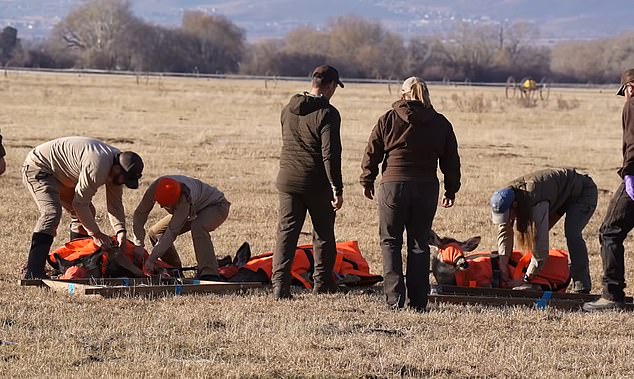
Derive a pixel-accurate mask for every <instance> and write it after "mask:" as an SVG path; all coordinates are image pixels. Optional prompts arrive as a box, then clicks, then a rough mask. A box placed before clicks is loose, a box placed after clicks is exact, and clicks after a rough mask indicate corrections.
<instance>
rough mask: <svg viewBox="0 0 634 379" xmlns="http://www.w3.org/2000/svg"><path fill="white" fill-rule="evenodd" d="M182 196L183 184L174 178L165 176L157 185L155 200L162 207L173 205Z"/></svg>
mask: <svg viewBox="0 0 634 379" xmlns="http://www.w3.org/2000/svg"><path fill="white" fill-rule="evenodd" d="M180 197H181V184H180V183H179V182H177V181H176V180H174V179H172V178H163V179H161V180H160V181H159V182H158V185H157V186H156V192H154V201H156V202H157V203H159V204H160V205H161V206H162V207H171V206H173V205H175V204H176V203H178V199H179V198H180Z"/></svg>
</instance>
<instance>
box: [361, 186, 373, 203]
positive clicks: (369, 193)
mask: <svg viewBox="0 0 634 379" xmlns="http://www.w3.org/2000/svg"><path fill="white" fill-rule="evenodd" d="M363 196H365V197H366V198H367V199H370V200H372V199H374V186H367V187H363Z"/></svg>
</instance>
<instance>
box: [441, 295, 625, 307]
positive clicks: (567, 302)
mask: <svg viewBox="0 0 634 379" xmlns="http://www.w3.org/2000/svg"><path fill="white" fill-rule="evenodd" d="M429 301H430V302H432V303H450V304H463V305H467V304H481V305H493V306H528V307H534V308H537V309H541V310H543V309H547V308H554V309H563V310H573V311H578V310H581V307H582V306H583V303H584V301H583V300H571V299H555V298H550V299H546V298H545V299H535V298H525V297H488V296H474V295H466V296H464V295H463V296H461V295H429ZM623 310H625V311H633V310H634V304H626V305H625V308H624V309H623Z"/></svg>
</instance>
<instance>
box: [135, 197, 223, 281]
mask: <svg viewBox="0 0 634 379" xmlns="http://www.w3.org/2000/svg"><path fill="white" fill-rule="evenodd" d="M229 206H230V203H229V202H228V201H226V200H224V201H222V202H220V203H217V204H212V205H209V206H207V207H206V208H203V209H202V210H200V211H199V212H198V213H197V214H196V218H195V219H193V220H191V221H187V223H186V224H185V226H184V227H183V229H182V230H181V231H180V232H179V233H178V234H179V235H180V234H183V233H187V232H188V231H190V230H191V233H192V242H193V244H194V253H195V254H196V262H198V276H201V275H218V262H217V260H216V253H215V251H214V245H213V243H212V241H211V235H210V234H209V233H210V232H212V231H214V230H216V228H218V227H219V226H220V225H222V223H223V222H225V220H226V219H227V217H228V216H229ZM171 220H172V215H168V216H165V217H163V218H162V219H161V220H159V222H157V223H156V224H154V225H153V226H152V227H151V228H150V230H149V231H148V236H149V237H150V241H151V242H152V245H156V243H157V242H158V240H159V239H160V238H161V236H162V235H163V233H165V231H166V230H167V227H168V225H169V223H170V221H171ZM161 260H163V261H164V262H165V263H168V264H171V265H173V266H176V267H182V263H181V259H180V256H179V255H178V252H177V251H176V248H174V245H171V246H170V247H169V248H168V249H167V250H166V251H165V253H164V254H163V256H162V257H161Z"/></svg>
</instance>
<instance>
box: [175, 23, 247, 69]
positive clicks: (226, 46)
mask: <svg viewBox="0 0 634 379" xmlns="http://www.w3.org/2000/svg"><path fill="white" fill-rule="evenodd" d="M182 30H183V31H184V32H185V33H187V34H189V35H191V36H193V37H196V38H197V39H198V54H199V56H200V61H199V64H198V65H197V67H198V69H199V70H200V72H210V73H215V72H236V71H238V67H239V64H240V61H241V60H242V54H243V52H244V41H245V36H244V30H242V29H241V28H239V27H238V26H236V25H235V24H234V23H232V22H231V21H229V20H228V19H227V18H225V17H223V16H217V15H208V14H205V13H204V12H201V11H187V12H185V14H184V15H183V22H182Z"/></svg>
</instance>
